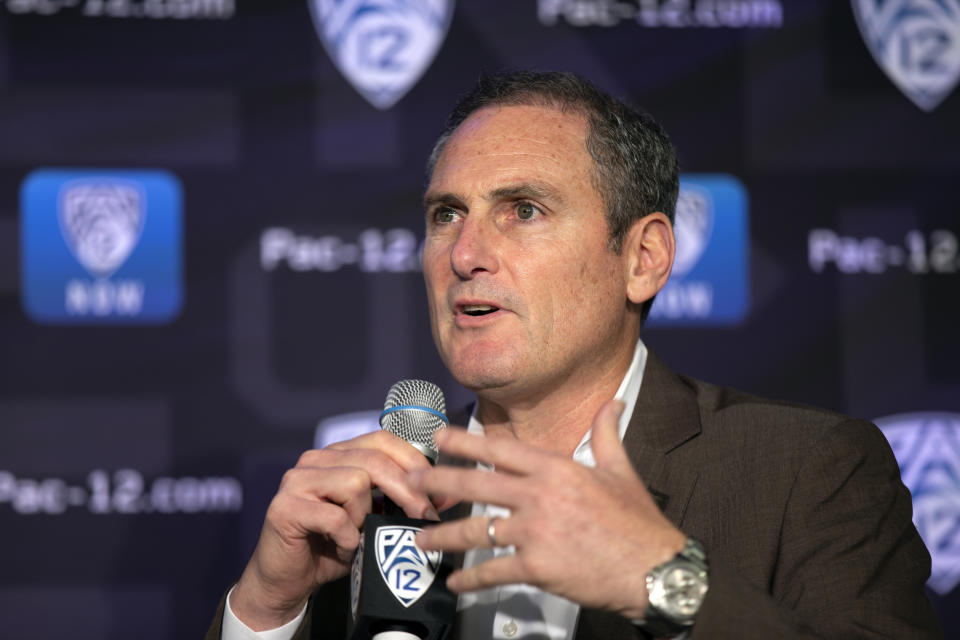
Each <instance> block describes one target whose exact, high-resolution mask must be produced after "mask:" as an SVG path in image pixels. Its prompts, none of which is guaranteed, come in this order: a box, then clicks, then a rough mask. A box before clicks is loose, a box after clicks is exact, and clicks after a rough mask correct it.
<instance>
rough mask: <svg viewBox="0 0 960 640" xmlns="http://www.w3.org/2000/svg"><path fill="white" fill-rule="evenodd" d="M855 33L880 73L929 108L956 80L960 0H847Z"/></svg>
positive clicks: (959, 66)
mask: <svg viewBox="0 0 960 640" xmlns="http://www.w3.org/2000/svg"><path fill="white" fill-rule="evenodd" d="M851 1H852V4H853V13H854V15H855V16H856V18H857V24H858V25H859V27H860V34H861V35H862V36H863V40H864V42H866V43H867V47H868V48H869V49H870V53H871V54H872V55H873V59H874V60H876V61H877V64H878V65H880V68H881V69H883V71H884V73H886V74H887V76H888V77H889V78H890V79H891V80H892V81H893V83H894V84H895V85H897V87H898V88H899V89H900V90H901V91H902V92H903V93H904V94H905V95H906V96H907V97H908V98H910V99H911V100H912V101H913V102H914V103H915V104H916V105H917V106H918V107H920V108H921V109H923V110H924V111H931V110H933V109H934V108H935V107H936V106H937V105H938V104H940V103H941V102H942V101H943V99H944V98H946V97H947V96H948V95H949V94H950V92H951V91H952V90H953V88H954V87H955V86H956V84H957V81H958V80H960V0H851Z"/></svg>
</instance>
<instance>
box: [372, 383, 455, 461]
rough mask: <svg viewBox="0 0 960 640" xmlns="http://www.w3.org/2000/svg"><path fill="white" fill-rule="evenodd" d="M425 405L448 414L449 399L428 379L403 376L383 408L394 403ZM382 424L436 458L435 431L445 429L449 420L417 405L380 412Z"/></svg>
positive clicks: (391, 388) (398, 405)
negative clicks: (412, 378) (405, 377)
mask: <svg viewBox="0 0 960 640" xmlns="http://www.w3.org/2000/svg"><path fill="white" fill-rule="evenodd" d="M403 406H411V407H425V408H428V409H433V410H434V411H439V412H440V413H442V414H443V415H447V402H446V399H445V398H444V397H443V391H441V390H440V387H438V386H437V385H435V384H433V383H432V382H427V381H426V380H400V381H399V382H397V383H395V384H394V385H393V386H392V387H390V391H389V392H388V393H387V399H386V401H385V402H384V403H383V410H384V411H387V410H388V409H392V408H394V407H403ZM380 426H381V427H382V428H383V429H385V430H387V431H389V432H390V433H392V434H394V435H395V436H399V437H400V438H403V439H404V440H406V441H407V442H409V443H410V444H412V445H414V446H416V447H417V448H418V449H420V450H421V451H423V452H424V455H426V456H427V457H429V458H431V459H433V460H436V458H437V455H438V451H437V445H436V443H435V442H434V441H433V434H434V432H436V431H437V430H438V429H443V428H444V427H445V426H446V423H445V422H444V421H443V420H442V419H441V418H440V417H439V416H436V415H434V414H432V413H429V412H427V411H419V410H417V409H415V408H411V409H400V410H398V411H393V412H391V413H386V414H382V415H381V416H380Z"/></svg>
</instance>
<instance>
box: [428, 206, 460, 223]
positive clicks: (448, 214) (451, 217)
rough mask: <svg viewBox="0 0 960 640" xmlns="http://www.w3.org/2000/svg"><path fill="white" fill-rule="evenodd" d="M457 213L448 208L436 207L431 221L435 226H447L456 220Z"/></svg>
mask: <svg viewBox="0 0 960 640" xmlns="http://www.w3.org/2000/svg"><path fill="white" fill-rule="evenodd" d="M457 215H458V214H457V212H456V210H454V209H451V208H450V207H437V208H436V209H434V211H433V221H434V222H435V223H437V224H448V223H450V222H453V221H455V220H456V219H457Z"/></svg>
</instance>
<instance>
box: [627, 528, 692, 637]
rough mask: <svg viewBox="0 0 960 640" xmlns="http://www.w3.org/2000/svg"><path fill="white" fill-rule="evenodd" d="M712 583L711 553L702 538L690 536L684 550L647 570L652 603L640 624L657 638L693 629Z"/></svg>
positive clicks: (648, 588) (648, 591)
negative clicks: (709, 565)
mask: <svg viewBox="0 0 960 640" xmlns="http://www.w3.org/2000/svg"><path fill="white" fill-rule="evenodd" d="M708 586H709V581H708V579H707V555H706V553H705V552H704V550H703V546H702V545H701V544H700V543H699V542H697V541H696V540H694V539H693V538H687V542H686V544H685V545H684V547H683V550H682V551H681V552H680V553H678V554H677V555H676V556H674V557H673V558H672V559H671V560H667V561H666V562H664V563H663V564H660V565H657V566H656V567H654V568H653V569H651V570H650V573H648V574H647V593H648V594H649V598H650V604H649V605H648V606H647V610H646V612H645V613H644V615H643V620H642V621H641V622H640V626H641V627H642V628H643V629H644V630H645V631H646V632H647V633H648V634H650V635H651V636H652V637H654V638H663V637H671V636H676V635H679V634H681V633H683V632H685V631H689V630H690V629H692V628H693V621H694V619H695V618H696V616H697V612H698V611H700V605H701V604H703V598H704V596H706V594H707V588H708Z"/></svg>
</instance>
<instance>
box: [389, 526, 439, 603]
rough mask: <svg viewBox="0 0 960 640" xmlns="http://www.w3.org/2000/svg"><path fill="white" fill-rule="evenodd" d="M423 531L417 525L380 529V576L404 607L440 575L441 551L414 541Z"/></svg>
mask: <svg viewBox="0 0 960 640" xmlns="http://www.w3.org/2000/svg"><path fill="white" fill-rule="evenodd" d="M421 531H423V529H420V528H418V527H404V526H391V527H380V528H379V529H377V535H376V540H375V546H376V554H377V566H379V567H380V575H382V576H383V581H384V582H385V583H386V584H387V588H389V589H390V593H392V594H393V595H394V597H396V599H397V600H399V601H400V604H402V605H403V606H405V607H409V606H410V605H412V604H413V603H414V602H416V601H417V600H419V599H420V596H422V595H423V594H425V593H426V592H427V590H428V589H430V585H431V584H433V579H434V578H435V577H436V575H437V570H438V569H439V567H440V561H441V560H442V559H443V552H441V551H423V550H421V549H420V547H418V546H417V545H416V543H415V542H414V541H413V540H414V538H415V537H416V535H417V534H418V533H419V532H421Z"/></svg>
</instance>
